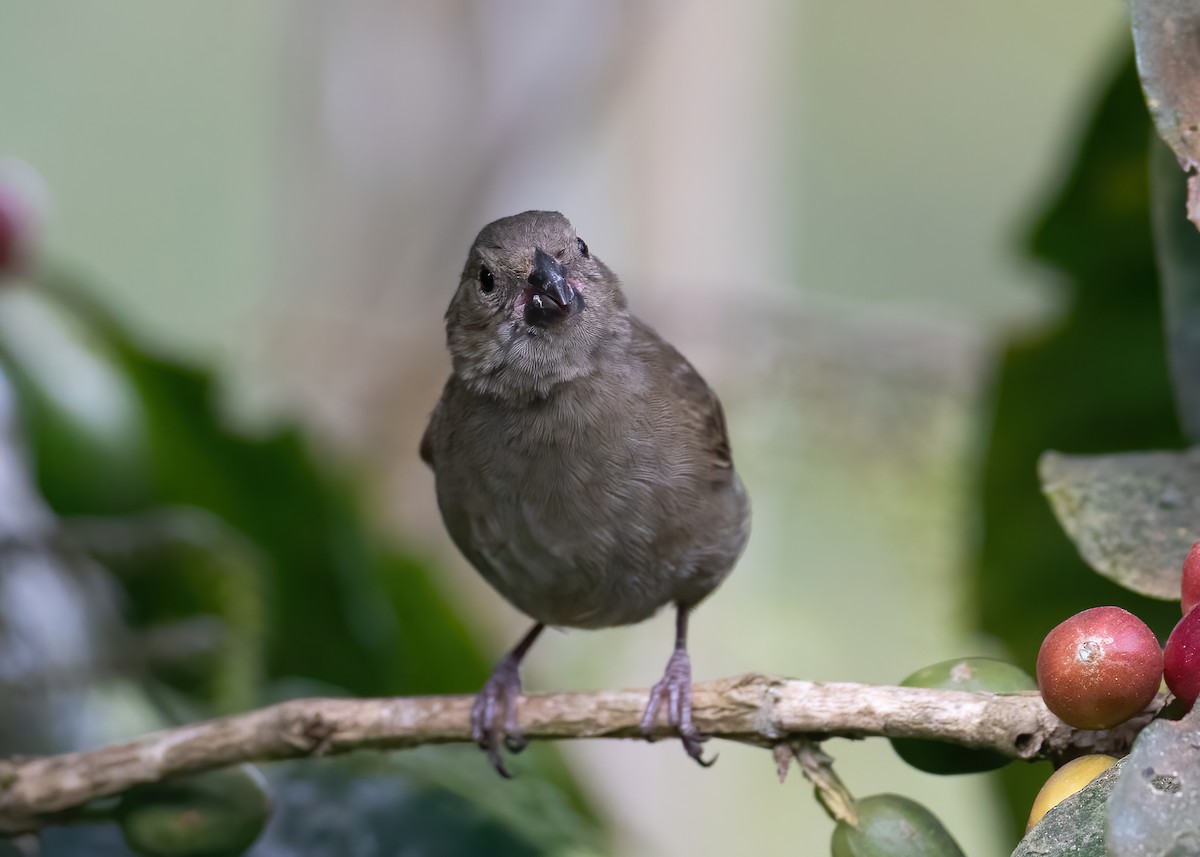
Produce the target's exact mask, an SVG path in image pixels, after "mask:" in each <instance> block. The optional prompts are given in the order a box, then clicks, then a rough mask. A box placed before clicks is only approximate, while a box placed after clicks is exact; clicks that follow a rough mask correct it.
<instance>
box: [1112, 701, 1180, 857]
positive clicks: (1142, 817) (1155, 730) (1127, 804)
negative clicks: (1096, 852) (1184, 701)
mask: <svg viewBox="0 0 1200 857" xmlns="http://www.w3.org/2000/svg"><path fill="white" fill-rule="evenodd" d="M1106 842H1107V844H1108V851H1109V857H1184V855H1191V854H1197V853H1200V709H1197V710H1196V711H1193V713H1191V714H1189V715H1188V716H1187V717H1185V718H1184V719H1183V720H1180V721H1179V722H1173V721H1170V720H1155V721H1154V722H1153V723H1151V724H1150V725H1149V726H1147V727H1146V728H1145V729H1144V730H1142V733H1141V734H1140V735H1138V737H1137V740H1136V741H1134V743H1133V749H1132V750H1131V751H1130V753H1129V756H1128V757H1127V759H1126V761H1125V766H1124V772H1123V773H1122V774H1121V776H1120V777H1119V778H1118V779H1117V783H1116V787H1115V788H1114V789H1113V790H1112V794H1111V795H1109V798H1108V829H1107V834H1106Z"/></svg>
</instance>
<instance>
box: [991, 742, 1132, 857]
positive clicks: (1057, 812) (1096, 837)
mask: <svg viewBox="0 0 1200 857" xmlns="http://www.w3.org/2000/svg"><path fill="white" fill-rule="evenodd" d="M1122 767H1124V762H1118V763H1117V764H1116V765H1114V766H1113V767H1111V768H1109V769H1108V770H1107V771H1105V772H1104V773H1103V774H1101V775H1100V776H1098V777H1096V779H1094V780H1092V781H1091V782H1090V783H1088V785H1087V786H1086V787H1084V788H1083V789H1080V790H1079V791H1077V792H1076V793H1075V794H1073V795H1071V796H1070V797H1069V798H1067V799H1066V800H1064V801H1063V802H1062V803H1060V804H1058V806H1056V807H1054V808H1053V809H1052V810H1050V811H1049V812H1048V813H1046V814H1045V815H1044V816H1043V817H1042V820H1041V821H1039V822H1038V823H1037V826H1036V827H1034V828H1033V830H1031V831H1029V832H1028V833H1027V834H1025V838H1024V839H1022V840H1021V842H1020V843H1019V844H1018V845H1017V850H1016V851H1014V852H1013V853H1012V857H1058V855H1068V854H1069V855H1071V857H1108V852H1107V851H1106V850H1105V847H1104V820H1105V816H1106V814H1107V806H1106V801H1107V800H1108V796H1109V794H1110V793H1111V792H1112V790H1113V787H1114V785H1115V784H1116V782H1117V779H1118V777H1119V775H1120V772H1121V769H1122Z"/></svg>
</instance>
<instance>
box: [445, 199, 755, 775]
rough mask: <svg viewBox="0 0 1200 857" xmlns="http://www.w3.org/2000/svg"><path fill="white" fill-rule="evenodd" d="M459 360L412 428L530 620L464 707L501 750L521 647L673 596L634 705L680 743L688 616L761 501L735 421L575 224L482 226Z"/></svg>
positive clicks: (509, 221)
mask: <svg viewBox="0 0 1200 857" xmlns="http://www.w3.org/2000/svg"><path fill="white" fill-rule="evenodd" d="M446 340H447V344H448V346H449V349H450V355H451V358H452V364H453V371H452V374H451V376H450V379H449V380H448V381H447V382H446V386H445V389H444V390H443V391H442V395H441V399H440V400H439V401H438V403H437V405H436V407H435V408H434V410H433V414H432V416H431V417H430V420H429V426H428V428H426V430H425V435H424V437H423V438H422V440H421V457H422V458H423V459H424V460H425V461H426V462H427V463H428V464H429V465H430V467H432V468H433V472H434V475H435V482H436V484H437V498H438V506H439V507H440V509H441V512H442V519H443V520H444V521H445V524H446V529H447V530H449V532H450V536H451V538H453V540H454V543H455V544H456V545H458V548H459V550H461V551H462V552H463V554H464V555H465V556H466V557H467V559H468V560H469V561H470V562H471V564H472V565H474V566H475V568H476V569H477V570H478V571H479V573H480V574H482V575H483V577H484V578H485V579H486V580H487V581H488V583H490V584H491V585H492V586H493V587H494V588H495V589H496V590H497V591H498V592H499V593H500V594H501V595H502V596H504V598H506V599H507V600H508V601H509V603H511V604H512V605H513V606H514V607H516V608H517V609H518V610H520V611H522V612H523V613H525V614H527V615H528V616H530V617H531V618H532V619H533V620H534V621H535V623H536V624H535V625H534V626H533V628H532V629H531V630H530V631H529V632H528V633H527V634H526V635H525V636H524V638H522V639H521V641H520V642H519V643H518V644H517V646H516V648H514V649H513V650H512V651H511V652H509V653H508V655H506V656H505V657H504V659H503V660H501V661H500V663H499V665H498V666H497V667H496V670H495V672H494V673H493V674H492V677H491V678H490V679H489V680H488V681H487V683H486V684H485V685H484V687H483V690H482V691H480V693H479V696H478V698H477V699H476V701H475V705H474V707H473V709H472V713H471V726H472V731H473V735H474V738H475V740H476V741H477V742H478V743H479V745H480V746H481V747H482V748H483V749H485V750H486V751H487V753H488V757H489V759H490V760H491V762H492V764H493V765H494V766H495V768H496V770H497V771H499V772H500V774H501V775H503V776H508V774H507V772H506V771H505V769H504V766H503V763H502V761H501V758H500V752H499V748H500V745H501V743H503V744H505V745H506V746H507V747H508V748H509V750H511V751H513V752H517V751H519V750H520V749H521V748H522V747H523V745H524V742H523V741H522V739H521V734H520V729H519V726H518V723H517V701H518V697H519V695H520V693H521V683H520V678H519V675H518V667H519V665H520V663H521V659H522V658H523V657H524V656H525V654H526V652H528V650H529V648H530V646H532V645H533V643H534V641H535V640H536V639H537V637H538V635H539V634H540V633H541V632H542V630H543V629H544V628H545V626H547V625H553V626H561V627H570V628H607V627H610V626H615V625H629V624H633V623H635V622H640V621H642V620H643V619H646V618H648V617H650V616H651V615H653V614H654V613H655V612H657V611H658V610H659V608H661V607H663V606H664V605H666V604H673V605H674V606H675V609H676V610H677V618H676V637H675V650H674V652H673V653H672V655H671V658H670V660H669V661H668V662H667V668H666V671H665V673H664V675H663V678H662V680H661V681H659V682H658V683H657V684H656V685H655V686H654V688H653V690H652V691H651V693H650V701H649V704H648V705H647V707H646V712H645V715H644V716H643V718H642V722H641V727H642V730H643V732H645V733H647V734H648V733H649V732H650V730H651V729H652V727H653V725H654V722H655V718H656V716H657V714H658V710H659V708H660V707H661V706H662V704H663V703H664V702H665V703H666V710H667V715H668V719H669V722H670V723H671V724H672V725H673V726H675V727H677V728H678V730H679V734H680V736H681V737H682V739H683V746H684V748H685V749H686V750H687V753H688V755H689V756H691V757H692V758H693V759H695V760H696V761H699V762H701V763H702V764H703V763H704V759H703V757H702V749H701V738H700V735H699V734H698V732H697V730H696V727H695V725H694V724H693V722H692V712H691V699H692V684H691V662H690V660H689V659H688V653H687V624H688V613H689V611H690V610H691V609H692V608H693V607H695V606H696V605H697V604H698V603H700V601H702V600H703V599H704V598H705V596H707V595H708V594H709V593H710V592H712V591H713V590H714V589H715V588H716V587H717V586H718V584H720V583H721V581H722V580H723V579H724V578H725V576H726V575H727V574H728V573H729V571H730V569H731V568H732V567H733V564H734V562H735V561H736V560H737V558H738V556H739V554H741V552H742V548H743V547H744V546H745V544H746V539H747V537H748V535H749V528H750V505H749V499H748V497H747V495H746V491H745V488H744V487H743V486H742V481H741V479H740V478H738V475H737V473H736V472H735V471H734V469H733V460H732V458H731V455H730V449H729V439H728V436H727V433H726V429H725V415H724V413H723V412H722V410H721V403H720V402H719V401H718V400H717V397H716V395H715V394H714V393H713V391H712V390H711V389H709V387H708V385H707V384H706V383H705V382H704V379H703V378H701V377H700V375H699V374H698V373H697V372H696V370H695V369H694V368H692V365H691V364H690V363H688V361H687V360H685V359H684V358H683V356H682V355H680V353H679V352H678V351H676V350H675V349H674V348H672V347H671V346H670V345H668V344H667V343H666V342H664V341H663V340H662V339H661V338H660V337H659V336H658V334H657V333H655V332H654V331H653V330H652V329H651V328H650V327H648V326H647V325H646V324H644V323H643V322H641V321H639V320H638V319H637V318H636V317H635V316H633V315H632V314H631V313H630V312H629V310H628V308H627V306H626V301H625V295H624V294H623V293H622V292H621V286H620V283H619V281H618V279H617V277H616V275H615V274H613V272H612V271H610V270H609V269H608V267H607V266H605V264H604V263H603V262H601V261H600V260H599V259H598V258H596V256H595V255H593V254H592V253H591V252H589V250H588V246H587V244H585V243H584V242H583V240H582V239H580V238H579V237H578V236H577V235H576V234H575V228H574V227H573V226H572V225H571V223H570V221H568V220H567V219H566V218H565V217H563V216H562V215H561V214H559V213H558V212H554V211H526V212H524V213H523V214H517V215H514V216H512V217H505V218H502V219H500V220H497V221H495V222H494V223H490V224H488V225H487V226H485V227H484V228H483V231H481V232H480V233H479V237H478V238H476V239H475V244H474V245H473V246H472V247H471V252H470V253H469V254H468V255H467V262H466V266H465V267H464V268H463V272H462V277H461V279H460V281H459V285H458V291H457V292H456V293H455V295H454V298H453V299H452V300H451V301H450V307H449V309H447V310H446Z"/></svg>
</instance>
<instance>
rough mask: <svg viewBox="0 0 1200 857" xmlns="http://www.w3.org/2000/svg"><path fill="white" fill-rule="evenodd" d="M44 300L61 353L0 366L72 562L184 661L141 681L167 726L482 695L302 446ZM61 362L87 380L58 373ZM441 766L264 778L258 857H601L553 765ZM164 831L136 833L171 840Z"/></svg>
mask: <svg viewBox="0 0 1200 857" xmlns="http://www.w3.org/2000/svg"><path fill="white" fill-rule="evenodd" d="M35 285H36V288H35V289H34V290H33V292H32V293H31V294H28V295H26V299H27V300H28V301H33V302H34V303H35V304H36V305H38V306H39V307H40V309H39V310H38V312H37V313H34V315H31V316H26V320H28V319H29V318H34V317H35V316H36V317H37V318H40V319H41V321H40V322H39V324H43V325H50V326H49V327H46V328H44V330H51V329H54V330H56V331H57V333H56V334H55V336H49V337H43V336H40V335H37V334H35V335H33V336H29V335H24V336H23V335H22V333H21V331H20V330H18V329H15V328H13V327H11V326H10V327H8V328H4V331H5V332H6V333H7V334H9V335H7V336H4V335H0V365H3V367H4V368H5V369H6V370H7V372H8V374H9V375H10V376H11V378H12V380H13V383H14V385H15V387H16V388H17V390H18V392H19V398H20V400H21V405H22V413H23V415H24V417H25V422H26V427H27V432H26V433H27V437H28V440H29V442H30V446H31V448H32V453H33V457H34V461H35V465H36V474H37V478H38V482H39V484H40V487H41V490H42V491H43V492H44V494H45V496H46V499H47V500H48V501H49V503H50V504H51V506H52V507H53V508H54V510H55V511H56V512H57V513H58V514H59V515H62V516H64V518H63V522H62V527H63V533H64V534H65V535H66V536H67V537H68V542H69V544H71V546H72V549H83V550H86V551H88V552H89V553H92V554H94V555H97V556H100V557H102V559H103V561H104V564H105V566H106V567H107V568H109V569H110V570H111V571H112V572H113V574H114V576H115V579H116V580H117V581H119V583H120V589H121V594H122V596H123V598H124V617H125V619H126V620H127V622H128V623H129V624H130V625H131V626H132V627H133V629H134V630H135V631H136V632H137V633H139V634H140V635H141V639H142V640H143V642H144V644H145V646H146V647H148V648H149V647H154V646H156V645H162V646H163V647H165V648H167V649H171V648H175V649H177V650H178V651H175V652H174V656H166V657H154V658H147V664H144V665H139V666H148V667H149V668H150V669H151V673H150V675H151V676H152V680H151V681H148V682H141V684H142V686H143V689H144V690H145V691H146V692H147V693H148V694H149V696H150V698H152V699H154V700H155V701H157V702H158V703H160V705H161V711H160V716H161V717H162V718H163V719H164V720H183V719H190V718H194V717H199V716H205V715H207V714H211V713H214V712H222V711H230V710H236V709H241V708H246V707H249V706H252V705H255V704H261V703H263V702H268V701H274V700H276V699H278V698H281V697H285V696H293V695H296V694H297V693H306V694H307V693H314V692H319V693H342V692H345V693H351V694H358V695H403V694H418V693H446V692H475V691H477V690H478V688H479V687H480V686H481V685H482V683H483V681H484V680H485V678H486V676H487V672H488V666H487V663H486V661H485V659H484V657H483V656H482V654H481V652H480V651H479V649H478V647H477V646H476V645H475V643H474V642H473V640H472V639H471V637H470V635H469V634H468V632H467V628H466V625H465V624H464V622H463V620H462V619H461V618H460V617H459V615H458V614H457V613H456V612H455V610H454V609H453V608H452V607H451V605H450V604H449V603H447V601H446V600H445V598H444V597H443V596H442V594H441V593H440V592H439V591H438V589H437V587H436V585H435V583H434V580H433V577H432V575H433V573H434V569H432V568H431V567H430V566H429V565H428V564H427V563H426V562H424V561H422V560H421V559H420V558H418V557H415V556H412V555H410V554H407V553H405V552H403V551H402V550H398V549H396V548H395V547H393V546H390V545H388V544H386V543H384V542H383V541H382V540H381V539H380V538H379V537H378V536H376V535H375V534H374V533H372V531H371V528H370V526H369V524H367V523H366V521H365V516H364V515H363V514H362V510H361V509H360V508H359V506H358V502H357V501H356V499H355V496H354V485H353V483H352V481H351V480H350V479H347V478H345V477H342V476H339V475H338V474H336V473H335V472H333V470H332V469H331V468H330V467H329V466H328V465H326V464H324V463H323V462H322V461H321V460H320V459H319V458H318V456H316V455H315V454H314V453H313V452H312V451H311V450H310V448H309V447H308V445H307V444H306V443H305V441H304V439H303V438H302V436H301V435H300V433H299V432H298V431H297V430H295V429H278V430H274V431H271V432H268V433H263V434H259V435H256V436H248V435H246V434H244V433H242V432H239V431H237V430H235V429H233V428H231V427H230V426H229V425H227V424H226V421H225V420H224V419H223V417H222V415H221V413H220V410H219V407H218V405H217V397H216V395H215V392H216V391H215V390H214V384H213V379H212V377H211V376H210V374H209V373H207V372H205V371H204V370H202V369H199V368H197V367H194V366H190V365H187V364H184V363H182V362H180V361H177V360H174V359H172V358H170V357H168V356H164V355H163V354H161V353H158V352H157V351H155V350H154V349H152V348H149V347H146V346H145V345H143V344H142V343H141V342H139V341H138V340H137V339H136V338H135V337H134V336H132V335H131V334H130V333H129V332H128V331H127V330H126V329H125V328H124V326H123V325H122V324H121V323H120V322H119V321H118V320H117V319H116V318H114V317H113V316H112V315H111V314H110V313H109V312H108V311H107V310H106V309H105V308H104V307H102V306H100V305H99V304H97V303H96V302H95V301H93V300H92V298H91V297H90V295H89V293H88V290H87V287H86V284H85V283H84V282H82V281H80V280H77V279H76V278H74V277H72V276H69V275H67V274H65V273H63V272H61V271H57V270H53V269H47V270H46V271H45V273H44V274H42V275H41V276H40V277H39V281H38V282H37V283H36V284H35ZM9 297H11V295H10V296H9ZM5 308H9V309H10V307H8V305H6V307H5ZM40 330H43V328H39V331H40ZM29 332H30V330H29V329H26V330H25V331H24V333H25V334H29ZM64 332H65V333H64ZM60 335H63V336H65V337H66V338H65V339H63V338H62V337H61V336H60ZM47 350H53V351H54V354H52V355H49V356H50V358H52V359H47V357H48V355H47V354H46V352H47ZM68 352H71V353H74V357H73V358H72V359H73V360H74V363H72V362H71V361H70V360H67V361H66V362H64V360H63V356H64V354H67V353H68ZM85 364H86V365H85ZM47 367H49V369H48V368H47ZM67 370H70V371H67ZM80 374H82V375H86V376H88V377H89V378H91V379H92V381H93V386H94V389H93V390H92V392H93V393H94V392H95V390H101V391H105V395H106V396H107V399H106V400H104V401H93V402H92V405H93V409H94V410H95V411H97V412H105V413H109V415H110V417H111V415H112V414H119V419H115V420H114V419H109V420H108V422H107V423H105V421H104V420H95V419H93V418H92V416H94V415H92V414H88V413H86V412H83V411H81V410H80V409H79V408H78V407H77V405H78V403H79V400H80V399H81V398H87V397H86V396H82V397H81V396H80V395H77V394H78V393H79V388H78V387H74V388H72V387H71V383H72V379H73V378H76V377H78V376H79V375H80ZM99 380H103V383H99ZM64 385H65V386H64ZM415 454H416V451H415V450H414V455H415ZM189 653H190V654H192V655H195V654H197V653H200V654H203V655H205V656H204V657H199V658H196V657H186V655H188V654H189ZM160 654H161V653H160ZM179 655H184V657H180V656H179ZM134 676H135V677H138V678H143V677H145V674H144V673H142V672H138V671H135V672H134ZM464 749H466V750H469V751H470V752H468V753H467V754H463V753H462V752H461V751H462V750H464ZM430 753H431V754H432V755H431V756H429V757H427V758H426V761H425V762H424V763H422V764H423V766H424V767H423V768H422V764H418V763H416V762H410V763H409V764H408V765H407V767H406V766H405V765H403V764H395V763H393V762H391V761H390V760H389V759H388V758H387V757H377V756H375V755H373V754H372V756H371V759H372V760H371V761H369V762H354V761H343V762H340V763H337V764H334V763H325V764H321V765H319V766H317V765H313V766H312V769H311V770H309V769H308V768H307V767H296V768H295V769H293V768H290V767H288V766H276V767H275V768H268V769H267V774H268V778H269V779H270V780H271V781H272V788H271V793H272V799H273V801H274V802H275V804H276V807H277V812H276V814H275V816H273V818H274V819H275V820H273V822H272V826H271V828H270V830H268V833H267V834H266V836H265V837H264V839H263V840H262V841H261V842H260V844H259V845H256V846H255V847H254V848H253V849H252V850H251V852H249V853H252V854H255V855H275V854H309V853H346V854H351V853H353V854H359V853H389V854H391V853H400V852H401V851H404V852H405V853H438V854H445V855H457V854H464V855H465V854H479V853H488V854H498V855H507V854H513V855H524V854H550V853H567V852H570V853H588V852H587V851H586V848H588V847H590V846H589V843H593V844H594V843H595V842H597V841H599V839H600V834H599V830H598V827H597V825H596V822H595V819H594V817H593V816H592V815H591V813H590V811H589V809H588V808H587V804H586V801H585V800H584V798H583V796H582V794H581V792H580V791H579V789H578V787H577V786H576V785H575V784H574V781H573V780H572V778H571V777H570V775H569V774H568V772H567V771H566V769H565V768H564V766H563V765H562V762H561V760H560V758H559V756H558V754H557V753H556V752H555V750H554V749H553V748H552V747H549V746H538V747H533V748H530V750H529V751H528V752H527V753H526V754H525V755H524V756H523V757H522V759H521V762H520V763H519V765H518V769H519V771H520V773H521V774H522V775H523V776H522V777H521V780H520V781H519V782H518V783H516V784H510V783H504V782H502V781H501V780H500V779H499V778H497V777H495V776H494V774H493V773H492V772H491V771H490V769H489V768H488V767H487V764H486V761H485V760H484V758H483V756H482V754H480V753H478V752H477V751H474V748H448V747H440V748H431V749H430ZM402 755H404V756H406V757H407V756H409V755H410V754H402ZM431 770H437V771H440V772H442V773H440V774H439V775H438V776H431V775H430V773H429V771H431ZM453 771H459V773H458V774H453V775H452V774H451V773H449V772H453ZM306 772H307V773H306ZM152 799H153V795H150V796H149V798H148V800H151V801H152ZM152 802H153V801H152ZM168 803H169V802H168ZM173 811H174V810H172V809H171V807H170V806H169V805H166V804H164V805H161V806H157V808H155V806H148V807H146V808H144V812H143V814H144V815H147V817H148V816H155V820H156V821H155V823H158V821H161V820H162V818H165V817H166V816H168V815H170V814H171V813H172V812H173ZM172 817H173V816H172ZM189 818H190V816H189ZM272 831H274V832H272ZM114 832H115V828H113V829H112V830H108V829H100V830H97V829H95V828H92V827H80V828H70V829H55V830H53V831H51V832H48V833H47V834H46V835H45V836H43V837H42V838H43V848H44V850H43V852H42V853H43V854H45V855H49V857H52V856H53V855H56V854H77V853H89V854H97V855H104V854H113V855H118V854H119V855H125V854H127V853H128V851H127V850H126V849H125V846H124V845H123V843H121V841H120V837H119V835H118V836H117V837H116V838H113V836H112V835H111V834H112V833H114ZM305 837H309V840H305ZM432 843H437V847H436V850H434V847H433V845H432ZM481 843H487V844H486V845H483V844H481ZM360 845H361V846H363V847H366V846H367V845H370V847H374V848H378V849H381V850H379V851H378V852H373V851H370V850H357V849H358V848H359V847H360ZM326 846H328V847H326ZM5 848H6V846H3V845H0V854H5V853H8V852H7V851H6V850H5ZM330 849H332V850H330ZM410 849H411V852H410Z"/></svg>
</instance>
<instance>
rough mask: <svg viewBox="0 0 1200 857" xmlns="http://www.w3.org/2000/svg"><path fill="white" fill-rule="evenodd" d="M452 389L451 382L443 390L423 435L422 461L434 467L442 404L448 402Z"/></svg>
mask: <svg viewBox="0 0 1200 857" xmlns="http://www.w3.org/2000/svg"><path fill="white" fill-rule="evenodd" d="M449 389H450V382H449V381H447V382H446V387H445V389H443V390H442V395H441V396H439V397H438V401H437V404H436V405H434V406H433V413H431V414H430V415H429V424H428V425H427V426H425V433H424V434H423V435H421V447H420V449H421V460H422V461H424V462H425V463H426V464H428V465H429V467H430V468H432V467H433V438H434V436H435V435H436V434H437V433H438V423H439V421H440V418H441V416H442V410H443V407H442V402H444V401H446V391H447V390H449Z"/></svg>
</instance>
